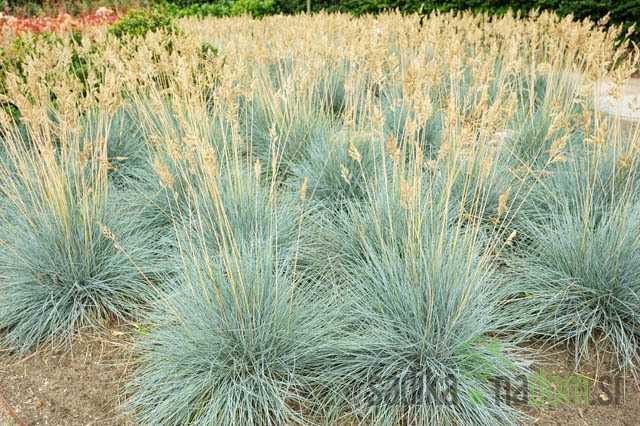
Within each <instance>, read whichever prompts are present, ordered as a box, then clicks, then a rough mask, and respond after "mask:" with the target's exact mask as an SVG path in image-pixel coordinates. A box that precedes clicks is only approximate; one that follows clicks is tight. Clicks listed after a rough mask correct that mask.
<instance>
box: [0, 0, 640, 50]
mask: <svg viewBox="0 0 640 426" xmlns="http://www.w3.org/2000/svg"><path fill="white" fill-rule="evenodd" d="M54 4H55V5H58V6H62V7H63V8H66V9H69V11H73V10H74V8H79V7H81V6H82V7H86V8H91V6H92V5H98V4H106V5H108V6H111V7H115V8H118V6H120V7H121V8H122V7H124V8H125V9H127V8H128V7H127V6H130V7H134V8H136V6H138V7H140V6H142V7H145V6H151V5H155V6H160V7H163V8H164V10H165V12H167V13H168V14H170V15H171V16H174V17H181V16H229V15H240V14H243V13H250V14H252V15H253V16H255V17H261V16H265V15H271V14H278V13H284V14H290V13H298V12H302V11H304V10H306V4H307V3H306V0H74V1H70V0H35V1H34V0H31V1H24V0H13V1H8V2H6V3H5V5H7V6H8V8H7V9H8V10H9V11H11V10H22V11H25V10H26V11H29V10H43V9H44V10H47V7H51V6H52V5H54ZM65 6H68V7H65ZM311 7H312V10H313V11H314V12H317V11H320V10H326V11H329V12H336V11H340V12H350V13H353V14H355V15H362V14H364V13H377V12H380V11H382V10H385V9H399V10H400V11H402V12H404V13H413V12H418V11H420V10H421V8H422V11H423V13H429V12H431V11H433V10H440V11H443V12H448V11H451V10H466V9H471V10H473V11H475V12H490V13H495V14H502V13H505V12H506V11H508V10H509V9H512V10H520V11H521V12H522V13H523V15H525V14H526V13H527V12H528V11H530V10H532V9H536V8H539V9H540V10H552V11H555V12H557V13H558V14H559V15H560V16H566V15H569V14H572V15H573V16H574V18H576V19H583V18H587V17H591V19H593V20H594V21H598V20H599V19H600V18H602V17H604V16H605V15H606V14H607V13H610V23H611V24H620V23H624V24H625V28H628V27H629V26H631V25H632V24H633V23H640V0H604V1H596V0H522V1H518V0H445V1H433V0H427V1H420V0H311ZM639 33H640V31H639ZM633 39H634V40H635V41H637V42H638V41H640V34H634V37H633Z"/></svg>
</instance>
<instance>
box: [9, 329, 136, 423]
mask: <svg viewBox="0 0 640 426" xmlns="http://www.w3.org/2000/svg"><path fill="white" fill-rule="evenodd" d="M112 333H114V334H116V335H120V332H118V331H114V332H112ZM109 337H110V336H109ZM117 339H118V338H117V337H114V339H110V338H108V337H107V338H105V337H104V336H103V337H96V336H84V335H83V336H79V337H77V338H75V339H74V341H73V354H72V353H71V351H70V350H69V347H68V346H62V347H60V348H57V349H51V348H47V349H44V350H42V351H39V352H37V353H32V354H30V355H27V356H25V357H24V358H22V359H18V360H16V359H15V358H9V357H6V356H0V394H1V395H2V396H3V397H4V398H5V399H6V400H7V403H8V404H9V406H10V407H11V408H12V409H13V410H14V411H15V412H16V413H17V414H18V416H19V417H20V418H21V419H22V420H23V421H24V422H25V423H27V424H28V425H29V426H32V425H105V426H111V425H114V426H115V425H128V424H131V421H130V419H129V418H128V417H127V416H126V415H124V414H123V413H122V412H121V411H120V410H119V409H118V407H119V405H120V396H121V386H122V385H123V384H124V383H125V381H126V374H127V370H128V368H127V366H128V364H129V363H130V359H131V352H130V350H129V349H128V347H127V346H126V345H125V342H121V341H118V340H117ZM15 424H17V423H16V422H15V421H14V420H13V419H12V417H11V416H9V414H8V413H7V411H6V409H5V408H4V407H3V406H2V404H1V403H0V426H5V425H12V426H13V425H15Z"/></svg>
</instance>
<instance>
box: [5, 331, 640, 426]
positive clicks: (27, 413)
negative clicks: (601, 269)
mask: <svg viewBox="0 0 640 426" xmlns="http://www.w3.org/2000/svg"><path fill="white" fill-rule="evenodd" d="M113 333H114V334H116V335H117V336H118V337H114V338H113V339H108V338H104V337H95V336H85V335H83V336H81V337H78V338H76V339H75V340H74V343H73V356H72V355H71V353H70V351H69V350H68V347H64V346H63V347H61V348H59V349H45V350H43V351H40V352H38V353H34V354H30V355H27V356H26V357H24V358H23V359H21V360H15V359H11V358H7V357H0V394H2V396H4V398H5V399H6V400H7V402H8V403H9V405H10V406H11V407H12V408H13V410H14V411H15V412H16V413H17V414H18V415H19V416H20V417H21V418H22V420H23V421H25V422H26V423H27V424H28V425H30V426H33V425H100V426H102V425H104V426H112V425H113V426H115V425H131V424H134V423H133V421H132V419H131V418H130V417H128V416H127V415H126V414H125V413H123V412H122V411H121V410H120V408H119V407H120V403H121V396H122V394H121V389H122V385H123V384H124V383H125V382H126V380H127V375H128V373H130V371H131V369H130V367H131V360H132V353H131V350H130V348H131V342H130V341H126V340H124V339H122V338H121V337H120V336H123V335H124V334H123V333H122V332H119V331H115V332H113ZM537 349H541V348H537ZM544 352H545V354H544V355H543V361H541V362H539V363H537V364H536V365H534V366H533V367H532V369H533V371H534V372H535V373H536V374H537V373H538V372H539V371H540V368H541V367H542V368H544V370H545V376H546V377H549V376H552V375H559V376H562V377H566V376H570V375H573V374H580V375H584V376H585V377H588V378H591V379H592V378H594V377H596V374H595V371H596V370H595V367H594V366H593V365H584V366H582V367H581V368H580V370H578V372H577V373H574V370H573V357H572V356H571V355H570V354H569V353H568V352H565V351H562V352H553V353H552V352H550V351H544ZM591 379H590V388H589V397H590V398H589V399H590V400H591V401H592V402H594V401H595V399H597V398H600V397H601V394H602V391H601V388H600V385H599V384H598V383H595V382H594V381H593V380H591ZM608 388H609V389H610V390H611V392H613V387H612V386H608ZM623 390H624V393H623V394H621V395H620V398H619V399H620V403H619V404H613V403H612V404H610V405H602V404H601V403H596V404H594V403H591V404H589V405H588V406H583V405H571V406H567V405H559V406H556V407H553V406H551V405H550V404H545V405H544V406H541V407H532V406H527V407H526V408H525V409H524V411H526V412H527V414H529V415H530V416H531V418H532V420H531V421H530V422H528V423H527V424H531V425H562V426H564V425H581V426H582V425H590V426H591V425H607V426H623V425H629V426H631V425H634V426H635V425H639V424H640V391H638V389H637V388H636V387H635V385H634V384H633V379H632V378H628V380H627V381H626V389H625V388H623ZM612 395H613V394H612ZM612 402H613V401H612ZM15 424H16V423H15V422H14V421H13V420H12V418H11V417H10V416H9V415H8V413H7V412H6V411H5V410H4V408H3V407H1V404H0V426H8V425H11V426H13V425H15Z"/></svg>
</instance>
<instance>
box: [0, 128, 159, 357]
mask: <svg viewBox="0 0 640 426" xmlns="http://www.w3.org/2000/svg"><path fill="white" fill-rule="evenodd" d="M93 135H94V136H95V137H96V139H95V141H96V142H95V144H94V145H86V146H84V148H83V150H82V151H81V152H78V148H79V147H81V146H82V144H81V143H79V141H77V140H74V139H68V138H65V139H62V142H63V143H62V148H59V149H56V148H55V147H54V146H51V145H49V144H47V142H46V141H45V140H39V139H36V140H37V144H36V146H35V148H36V149H31V147H30V146H28V145H27V144H26V143H24V141H21V140H18V139H15V138H13V137H15V135H13V136H9V141H10V143H9V144H8V147H9V148H8V153H7V155H6V158H5V160H4V161H3V163H2V164H1V165H0V192H1V193H2V203H1V204H0V223H1V224H2V226H0V245H2V250H1V251H0V276H2V280H0V329H2V330H4V334H3V335H2V339H1V342H2V343H1V345H0V346H1V349H2V350H8V351H10V352H15V353H18V354H22V353H25V352H26V351H28V350H29V349H32V348H39V347H42V346H45V345H48V344H59V343H62V342H68V341H70V338H71V337H72V335H73V334H74V333H76V332H77V331H79V330H81V329H85V328H88V329H101V328H102V327H104V326H105V324H106V323H107V322H109V321H112V320H115V321H128V320H132V319H138V318H139V316H140V314H141V313H142V311H144V310H145V309H146V308H147V307H148V306H149V304H150V303H151V302H152V301H153V300H155V298H156V297H157V289H156V288H155V286H154V284H153V282H152V280H154V279H155V278H156V277H157V276H158V275H160V274H162V273H165V271H166V264H165V263H164V262H163V255H162V253H160V252H159V251H158V250H156V247H155V245H154V241H155V239H154V230H153V229H151V228H148V227H147V223H145V222H144V221H141V220H140V218H138V217H137V216H136V212H135V211H134V210H129V209H127V208H125V207H124V206H123V205H120V204H119V202H118V200H119V199H120V195H119V194H118V193H115V192H112V191H111V189H110V188H109V183H108V179H107V173H108V165H107V161H106V159H104V158H105V153H106V145H105V143H104V141H105V140H107V139H108V136H107V135H106V134H105V128H104V127H103V128H102V133H101V132H99V131H98V132H96V133H93ZM100 141H102V142H100Z"/></svg>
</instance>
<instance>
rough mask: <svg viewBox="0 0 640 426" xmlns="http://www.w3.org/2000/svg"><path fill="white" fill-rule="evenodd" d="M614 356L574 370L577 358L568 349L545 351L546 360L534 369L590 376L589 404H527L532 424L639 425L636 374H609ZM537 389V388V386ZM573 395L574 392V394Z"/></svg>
mask: <svg viewBox="0 0 640 426" xmlns="http://www.w3.org/2000/svg"><path fill="white" fill-rule="evenodd" d="M613 358H614V357H612V356H611V357H610V359H605V360H604V363H603V365H604V367H603V368H601V369H600V374H598V373H597V372H598V369H597V368H596V366H595V364H594V363H591V364H588V363H587V364H585V365H583V366H581V367H580V368H579V369H578V371H574V365H575V364H574V358H573V356H572V355H570V354H569V353H568V352H566V351H562V352H550V351H546V352H545V355H544V360H543V361H542V362H540V363H538V364H537V365H536V366H535V367H534V368H533V369H534V371H535V372H536V374H538V373H539V372H540V368H541V367H542V368H544V373H545V376H546V377H547V378H549V377H550V376H553V375H557V376H560V377H563V378H564V377H568V376H572V375H574V376H578V375H579V376H584V377H586V378H587V379H588V380H589V404H588V405H583V401H582V400H581V403H580V404H575V403H574V404H572V405H565V404H560V405H557V406H555V407H554V406H552V405H551V404H549V403H548V402H547V403H545V404H544V405H542V406H540V407H531V406H529V407H527V409H526V410H525V411H526V412H527V413H528V414H529V415H531V416H532V417H533V421H531V422H529V423H528V424H531V425H558V426H559V425H562V426H569V425H576V426H577V425H580V426H583V425H591V426H596V425H603V426H604V425H606V426H623V425H624V426H627V425H628V426H636V425H640V391H639V390H638V388H637V387H636V386H635V384H634V380H633V377H626V380H625V377H622V376H618V377H613V376H612V375H608V376H607V375H606V374H607V373H606V371H607V369H606V367H607V366H608V365H611V364H612V361H613ZM536 389H537V388H536ZM572 395H573V394H572Z"/></svg>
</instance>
